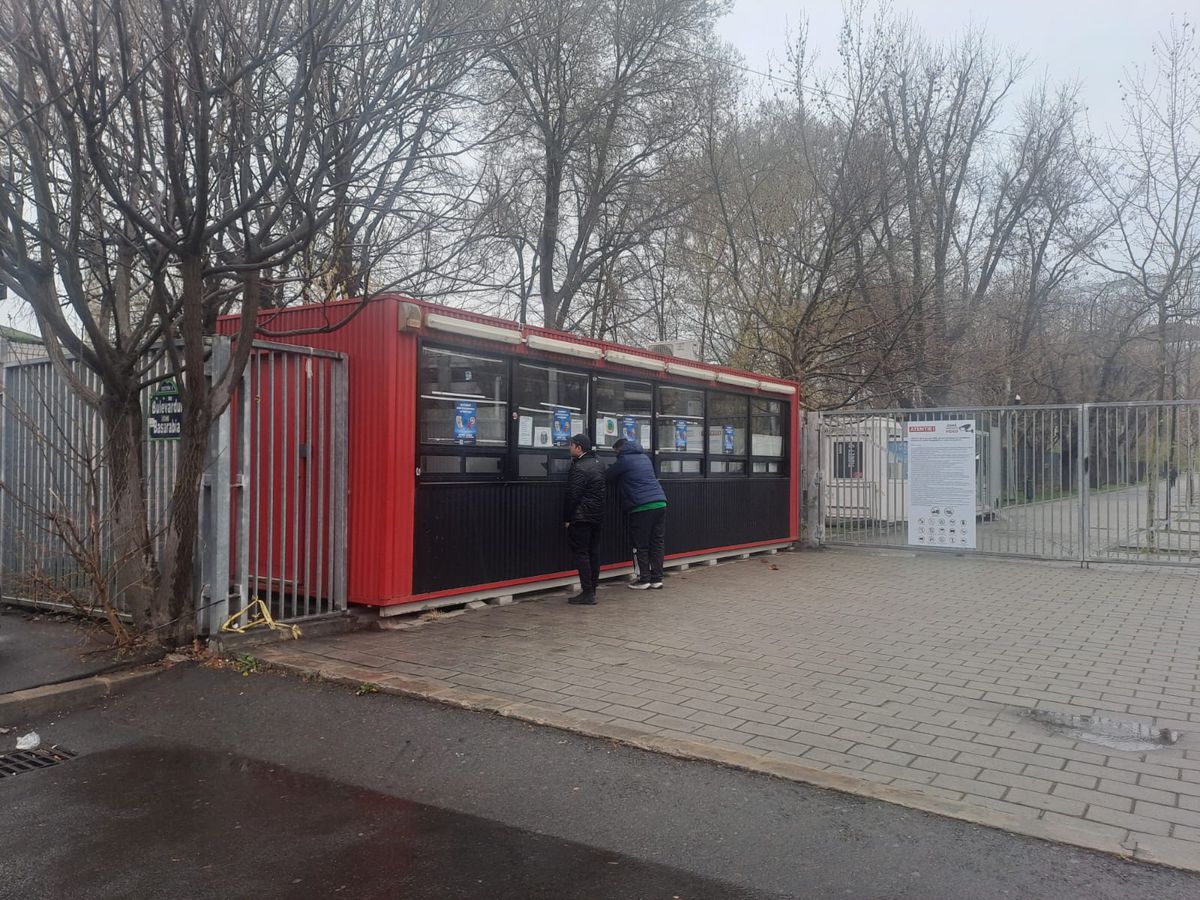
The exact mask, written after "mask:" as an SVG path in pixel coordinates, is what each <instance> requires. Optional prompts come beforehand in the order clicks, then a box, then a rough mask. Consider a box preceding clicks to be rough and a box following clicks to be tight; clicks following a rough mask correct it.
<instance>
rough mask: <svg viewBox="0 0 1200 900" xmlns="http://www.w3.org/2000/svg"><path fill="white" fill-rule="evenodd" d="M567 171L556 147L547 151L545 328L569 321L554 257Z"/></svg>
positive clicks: (541, 247) (541, 263)
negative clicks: (555, 271)
mask: <svg viewBox="0 0 1200 900" xmlns="http://www.w3.org/2000/svg"><path fill="white" fill-rule="evenodd" d="M562 178H563V167H562V161H561V160H560V159H559V157H558V153H557V152H556V151H555V149H554V148H553V147H550V146H547V147H546V184H545V190H546V194H545V198H544V205H543V209H542V230H541V234H539V235H538V290H539V293H540V294H541V295H542V324H543V325H545V326H546V327H547V328H562V326H563V322H564V321H565V319H566V309H565V308H563V307H564V305H565V304H562V303H561V301H560V299H559V296H558V291H557V290H556V289H555V287H554V257H555V253H556V251H557V250H558V220H559V206H560V202H561V194H562Z"/></svg>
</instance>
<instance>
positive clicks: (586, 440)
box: [571, 434, 592, 453]
mask: <svg viewBox="0 0 1200 900" xmlns="http://www.w3.org/2000/svg"><path fill="white" fill-rule="evenodd" d="M571 443H572V444H574V445H575V446H576V447H578V448H579V449H580V450H582V451H583V452H584V453H587V452H588V451H589V450H591V449H592V439H591V438H590V437H588V436H587V435H586V434H577V435H575V437H573V438H571Z"/></svg>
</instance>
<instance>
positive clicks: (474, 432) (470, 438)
mask: <svg viewBox="0 0 1200 900" xmlns="http://www.w3.org/2000/svg"><path fill="white" fill-rule="evenodd" d="M478 436H479V412H478V408H477V406H476V404H474V403H470V402H467V401H465V400H460V401H459V402H458V403H456V404H454V440H456V441H458V442H459V443H460V444H473V443H475V439H476V438H477V437H478Z"/></svg>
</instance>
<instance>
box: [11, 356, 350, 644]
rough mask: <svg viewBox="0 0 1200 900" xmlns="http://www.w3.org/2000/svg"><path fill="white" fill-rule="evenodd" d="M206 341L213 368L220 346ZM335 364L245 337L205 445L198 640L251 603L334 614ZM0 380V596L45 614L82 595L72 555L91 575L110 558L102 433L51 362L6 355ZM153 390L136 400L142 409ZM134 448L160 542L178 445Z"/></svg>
mask: <svg viewBox="0 0 1200 900" xmlns="http://www.w3.org/2000/svg"><path fill="white" fill-rule="evenodd" d="M211 340H212V345H211V358H212V362H213V365H214V366H215V367H218V368H219V367H221V366H223V364H224V362H225V360H227V359H228V355H229V353H230V347H231V342H230V339H229V338H213V339H211ZM68 365H69V366H70V367H71V372H72V377H74V378H77V379H79V380H80V381H82V382H83V383H84V384H86V385H88V386H89V387H91V388H93V389H97V390H98V389H99V384H98V381H97V379H96V378H95V376H94V375H93V374H92V373H90V372H89V371H88V370H87V369H86V368H85V367H84V366H82V365H81V364H79V363H78V362H69V363H68ZM345 366H346V363H345V358H344V357H343V356H341V355H340V354H336V353H331V352H327V351H320V350H312V349H310V348H306V347H294V346H286V345H279V344H271V343H266V342H255V344H254V350H253V353H252V355H251V357H250V362H249V364H248V366H247V368H246V371H245V373H244V374H243V376H242V381H241V384H240V386H239V388H238V390H237V391H236V392H235V396H234V398H233V401H232V402H231V403H230V405H229V407H228V408H227V409H226V410H225V411H224V413H222V415H221V416H220V417H219V418H218V420H217V421H216V422H215V423H214V424H213V426H212V432H211V434H210V439H209V458H208V463H207V466H206V469H205V473H204V481H203V496H202V505H201V513H200V516H201V522H200V531H201V540H200V543H201V546H200V547H199V564H200V579H199V581H200V583H199V584H198V585H197V606H198V607H199V613H198V622H197V626H198V629H199V631H200V633H202V634H207V633H213V632H215V631H216V630H217V629H219V628H220V626H221V624H222V623H223V622H224V621H225V620H226V618H228V616H229V615H231V614H232V613H235V612H237V611H239V610H240V609H242V608H244V607H245V605H246V604H247V603H249V602H251V601H252V600H253V599H255V598H261V599H262V600H264V601H265V602H267V603H268V605H269V606H270V609H271V612H272V615H273V616H274V617H275V618H277V619H303V618H307V617H311V616H315V615H322V614H326V613H330V612H336V611H340V610H344V609H345V606H346V564H345V534H346V527H345V526H346V519H345V515H346V509H345V505H346V438H345V435H346V428H345V416H346V403H347V381H346V371H345ZM156 374H158V375H160V376H161V375H165V374H166V370H165V369H162V368H160V370H159V371H158V372H157V373H156ZM0 383H2V385H3V393H2V400H3V415H0V482H2V485H3V490H2V492H0V578H2V579H3V582H2V584H0V596H3V597H4V598H5V599H12V600H16V601H22V602H34V603H38V604H45V605H55V604H56V600H57V599H60V598H61V596H62V593H61V591H62V589H67V590H72V591H76V592H81V591H86V590H87V587H88V579H87V577H86V576H85V575H84V573H83V571H82V569H83V565H81V557H82V558H83V559H84V564H86V565H91V566H92V567H93V568H95V569H98V570H100V571H104V570H105V569H106V568H107V567H108V565H109V562H110V560H111V557H112V553H111V549H110V539H109V538H110V535H109V529H110V527H111V525H110V523H109V522H107V521H106V520H105V517H104V511H105V510H107V509H109V508H110V506H111V505H110V503H109V500H108V497H109V475H108V472H107V471H106V470H105V466H104V462H103V460H104V441H105V436H104V428H103V424H102V422H101V420H100V416H99V415H98V413H97V412H96V411H95V410H93V409H92V408H91V407H89V406H88V405H87V404H85V403H84V402H83V401H82V400H81V399H80V397H79V396H78V394H77V393H75V391H73V390H72V388H71V386H70V385H69V384H68V382H67V381H66V379H64V378H63V377H62V375H61V374H60V373H59V371H58V370H57V369H55V368H54V367H53V366H52V365H51V363H50V362H49V360H45V359H42V360H9V361H8V362H6V363H5V364H4V366H3V373H2V382H0ZM152 394H153V390H152V389H148V390H147V391H146V392H145V394H144V396H143V408H144V411H145V412H147V413H148V412H149V407H150V401H151V395H152ZM143 452H144V454H145V472H146V503H147V508H148V512H149V519H150V528H151V532H152V534H154V535H162V534H163V532H164V526H165V524H166V523H167V521H168V513H169V509H170V502H171V492H172V486H173V483H174V479H175V474H176V461H177V456H178V442H177V441H175V440H162V439H159V440H153V439H150V437H149V436H147V439H146V441H145V443H144V445H143ZM64 530H66V533H69V534H70V535H71V537H72V544H71V545H68V542H67V541H66V540H64V538H63V535H64ZM159 542H160V543H161V540H160V541H159ZM158 549H161V548H158ZM120 601H121V598H120V597H119V596H116V597H115V602H116V603H117V605H118V607H119V606H120Z"/></svg>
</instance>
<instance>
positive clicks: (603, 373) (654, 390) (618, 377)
mask: <svg viewBox="0 0 1200 900" xmlns="http://www.w3.org/2000/svg"><path fill="white" fill-rule="evenodd" d="M591 375H592V377H591V378H590V379H589V380H588V409H589V416H588V423H587V424H588V427H589V429H590V430H589V432H588V436H589V437H591V439H592V443H593V444H594V445H595V447H596V455H597V456H599V457H600V458H601V461H603V462H605V463H606V465H607V464H611V463H612V461H613V460H614V459H615V458H616V451H615V450H613V448H612V447H602V446H601V445H600V438H599V436H598V435H597V434H596V416H597V415H598V414H599V413H600V410H599V409H598V408H597V407H598V405H599V404H598V403H597V401H596V382H597V381H600V380H602V379H603V380H604V381H625V382H628V383H630V384H644V385H646V386H647V387H648V388H650V413H649V415H647V416H645V418H647V419H649V420H650V446H649V447H647V446H645V445H644V444H642V442H641V440H638V441H637V444H638V445H639V446H641V448H642V449H643V450H645V451H646V453H647V455H648V456H650V458H651V459H654V458H655V456H656V452H655V451H656V449H657V447H658V435H657V434H656V433H655V428H654V425H655V417H656V415H657V413H658V381H657V379H655V378H653V377H650V376H649V375H647V376H646V377H642V376H637V377H634V376H631V375H626V374H624V373H619V372H611V371H609V370H607V369H602V370H598V371H593V372H592V373H591ZM639 418H640V417H639ZM638 437H639V438H640V437H641V435H638Z"/></svg>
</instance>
